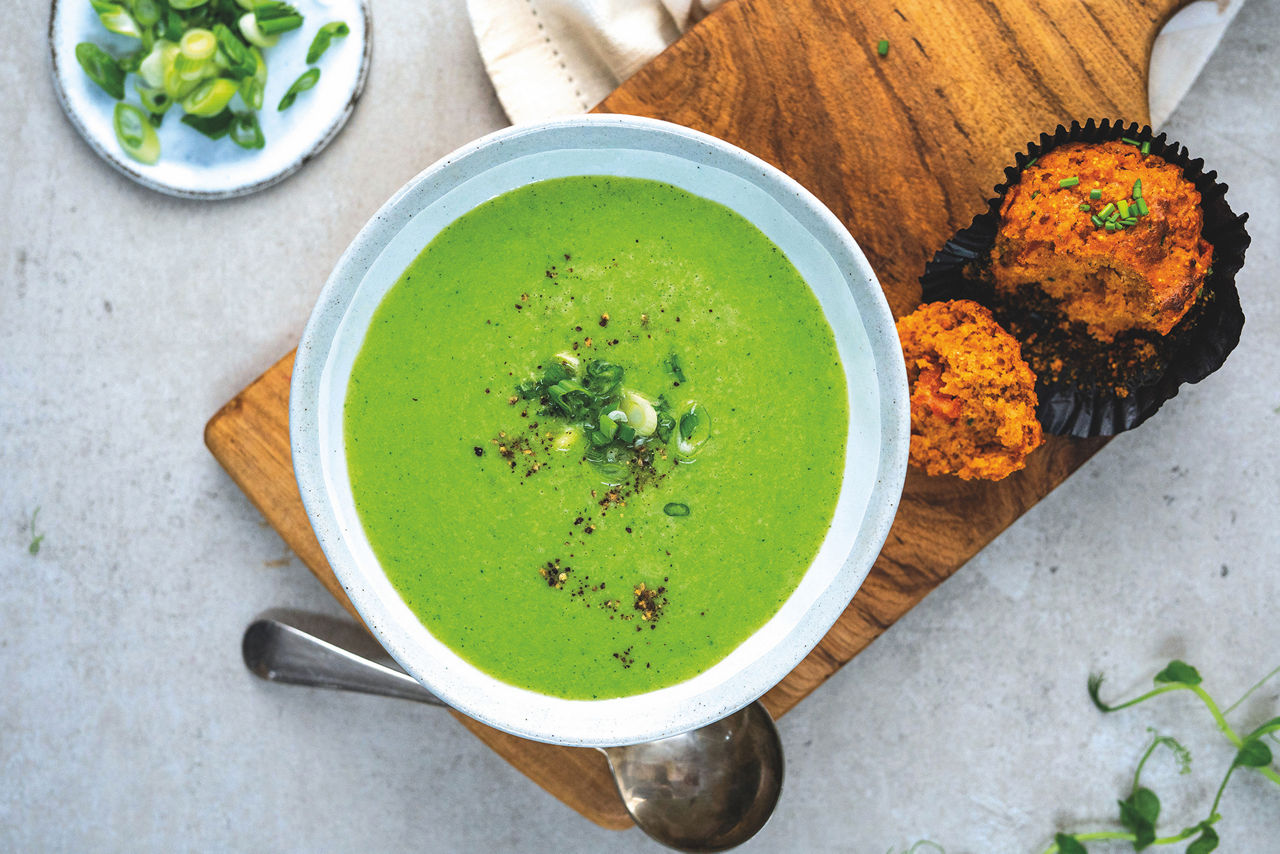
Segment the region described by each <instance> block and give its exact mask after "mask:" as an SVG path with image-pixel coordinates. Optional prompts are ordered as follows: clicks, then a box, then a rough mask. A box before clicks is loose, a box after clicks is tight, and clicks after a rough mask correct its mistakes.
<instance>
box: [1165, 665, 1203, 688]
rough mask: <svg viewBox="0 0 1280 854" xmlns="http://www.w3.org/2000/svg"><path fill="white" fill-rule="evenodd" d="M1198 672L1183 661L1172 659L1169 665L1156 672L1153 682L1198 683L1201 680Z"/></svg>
mask: <svg viewBox="0 0 1280 854" xmlns="http://www.w3.org/2000/svg"><path fill="white" fill-rule="evenodd" d="M1201 681H1202V680H1201V678H1200V673H1199V672H1198V671H1197V670H1196V669H1195V668H1194V667H1192V666H1191V665H1190V664H1187V663H1186V662H1185V661H1178V660H1177V659H1174V660H1173V661H1170V662H1169V665H1168V666H1167V667H1165V669H1164V670H1161V671H1160V672H1159V673H1157V674H1156V677H1155V682H1156V684H1157V685H1160V684H1165V683H1170V682H1181V683H1182V684H1184V685H1199V684H1200V682H1201Z"/></svg>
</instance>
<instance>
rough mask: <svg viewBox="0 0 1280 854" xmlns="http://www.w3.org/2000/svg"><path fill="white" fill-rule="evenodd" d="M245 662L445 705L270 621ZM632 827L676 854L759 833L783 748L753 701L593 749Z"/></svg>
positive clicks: (281, 678)
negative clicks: (681, 728) (639, 739)
mask: <svg viewBox="0 0 1280 854" xmlns="http://www.w3.org/2000/svg"><path fill="white" fill-rule="evenodd" d="M241 649H242V652H243V654H244V663H245V665H246V666H247V667H248V668H249V670H250V671H251V672H252V673H253V674H254V675H256V676H259V677H261V678H263V679H266V680H268V681H272V682H286V683H289V684H293V685H308V686H311V687H315V688H336V689H339V690H343V691H358V692H361V693H365V694H378V695H381V696H385V697H399V698H401V699H404V700H416V701H418V702H420V703H428V704H430V705H433V706H444V705H446V704H445V703H444V701H442V700H441V699H440V698H439V697H437V696H435V695H434V694H432V693H431V692H430V691H428V690H427V689H426V688H423V687H422V685H420V684H419V683H418V682H417V680H415V679H414V678H413V677H411V676H409V675H408V674H406V673H404V672H403V671H400V670H398V669H396V668H393V667H388V666H386V665H383V664H379V663H377V662H375V661H371V660H369V659H367V658H364V657H362V656H359V655H356V654H355V653H353V652H350V651H348V650H345V649H343V648H341V647H339V646H335V645H334V644H331V643H329V642H328V641H325V640H321V639H320V638H318V637H316V636H314V635H310V634H307V633H306V632H304V631H302V630H301V629H298V628H295V627H293V626H290V625H286V624H285V623H282V622H280V621H278V620H258V621H256V622H254V623H251V624H250V625H249V628H248V629H246V630H245V633H244V642H243V644H242V646H241ZM598 749H599V750H600V752H601V753H603V754H604V755H605V757H606V758H607V759H608V760H609V769H610V770H611V771H612V772H613V779H614V782H615V783H616V784H617V786H618V794H619V795H621V796H622V802H623V804H624V805H625V806H626V808H627V812H629V813H630V814H631V817H632V819H634V820H635V823H636V825H637V826H638V827H639V828H640V829H641V830H643V831H644V832H645V833H647V834H648V835H649V836H651V837H652V838H653V839H654V840H656V841H658V842H660V843H662V844H663V845H666V846H667V847H669V848H674V849H676V850H678V851H725V850H727V849H730V848H733V847H735V846H737V845H741V844H742V843H743V842H746V841H747V840H748V839H750V838H751V837H752V836H754V835H755V834H756V832H757V831H758V830H760V828H762V827H764V824H765V822H766V821H768V820H769V816H770V815H772V814H773V809H774V807H775V806H776V805H777V803H778V795H779V794H780V793H781V791H782V768H783V760H782V742H781V740H780V739H779V738H778V730H777V727H775V726H774V723H773V719H772V718H771V717H769V713H768V712H767V711H765V708H764V706H762V705H760V703H759V702H758V701H757V702H754V703H751V704H750V705H748V706H746V707H745V708H743V709H740V710H739V711H737V712H734V713H733V714H731V715H729V716H728V717H726V718H723V719H721V720H718V721H716V722H715V723H711V724H707V725H706V726H704V727H700V728H698V729H695V730H692V731H691V732H686V733H681V734H679V735H673V736H670V737H669V738H663V739H659V740H658V741H649V742H645V743H643V744H633V745H628V746H626V747H602V748H598Z"/></svg>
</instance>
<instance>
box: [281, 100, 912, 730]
mask: <svg viewBox="0 0 1280 854" xmlns="http://www.w3.org/2000/svg"><path fill="white" fill-rule="evenodd" d="M599 174H607V175H620V176H630V177H640V178H652V179H656V180H660V181H665V182H668V183H671V184H675V185H677V186H680V187H682V188H684V189H685V190H687V191H689V192H691V193H693V194H695V195H698V196H703V197H705V198H708V199H712V200H714V201H716V202H719V203H721V204H723V205H726V206H727V207H729V208H731V209H733V210H734V211H736V212H738V213H739V214H741V215H742V216H744V217H746V218H747V219H748V220H750V221H751V222H752V223H754V224H755V225H756V226H757V227H758V228H759V229H760V230H761V231H763V232H764V233H765V234H766V235H767V236H768V237H769V239H771V240H772V241H773V242H774V243H775V244H777V245H778V246H779V247H780V248H781V249H782V250H783V251H784V252H785V253H786V255H787V256H788V258H790V260H791V262H792V263H793V264H794V265H795V266H796V268H797V269H798V270H799V271H800V273H801V274H802V275H803V276H804V278H805V280H806V281H807V282H808V283H809V286H810V287H811V288H812V289H813V291H814V293H815V294H816V295H817V297H818V300H819V302H820V303H821V305H822V309H823V311H824V312H825V314H826V318H827V320H828V322H829V323H830V324H831V327H832V329H833V330H834V332H835V337H836V346H837V349H838V351H839V353H840V358H841V360H842V361H843V363H844V369H845V376H846V380H847V387H848V395H849V412H850V417H849V435H848V443H847V446H846V461H845V471H844V479H843V483H842V487H841V491H840V497H839V500H838V501H837V505H836V511H835V519H834V521H833V523H832V525H831V528H830V530H829V531H828V533H827V536H826V539H825V540H824V541H823V543H822V546H821V548H820V550H819V552H818V555H817V557H816V558H815V560H814V562H813V564H812V565H811V567H810V568H809V570H808V571H807V572H806V574H805V575H804V577H803V579H802V580H801V582H800V584H799V586H798V587H797V588H796V590H795V592H794V593H792V595H791V596H790V598H789V599H788V600H787V601H786V603H785V604H784V605H783V606H782V608H781V610H779V611H778V613H777V614H775V615H774V617H773V618H772V619H770V620H769V621H768V622H767V623H766V624H765V625H764V626H763V627H762V628H761V629H759V630H758V631H757V632H755V634H753V635H751V636H750V637H749V638H748V639H747V640H746V641H744V642H743V643H742V644H741V645H740V646H738V647H737V648H736V649H735V650H733V651H732V652H731V653H730V654H729V655H728V656H727V657H726V658H724V659H723V660H721V661H720V662H719V663H717V664H716V665H714V666H713V667H711V668H710V669H709V670H707V671H705V672H703V673H701V674H699V675H698V676H695V677H693V678H692V679H689V680H687V681H685V682H681V683H679V684H677V685H673V686H670V687H667V688H663V689H661V690H657V691H651V692H648V693H645V694H639V695H635V696H630V697H622V698H616V699H607V700H565V699H561V698H557V697H550V696H547V695H544V694H540V693H536V692H533V691H529V690H526V689H523V688H517V687H514V686H512V685H509V684H507V683H504V682H501V681H499V680H497V679H494V678H493V677H491V676H489V675H487V674H485V673H483V672H481V671H480V670H478V669H477V668H475V667H474V666H472V665H471V664H469V663H467V662H466V661H464V660H463V659H462V658H460V657H459V656H458V655H456V654H455V653H454V652H453V651H452V650H450V649H449V648H448V647H446V646H445V645H444V644H442V643H441V642H440V641H438V640H436V638H434V637H433V636H432V635H431V633H430V632H429V631H428V630H427V629H426V628H425V627H424V626H423V624H422V623H421V622H419V620H418V619H417V617H415V616H414V615H413V613H412V612H411V611H410V610H409V608H408V606H407V605H405V603H404V601H403V600H401V598H400V596H399V595H398V594H397V593H396V591H395V589H394V588H393V587H392V586H391V583H390V582H389V581H388V580H387V577H386V575H385V574H384V573H383V571H382V569H381V568H380V566H379V565H378V560H377V558H376V557H375V556H374V553H373V550H372V549H371V548H370V545H369V541H368V539H367V538H366V536H365V533H364V530H363V528H362V527H361V524H360V520H359V517H358V515H357V513H356V509H355V506H354V504H353V501H352V495H351V484H350V482H349V479H348V473H347V462H346V454H345V450H344V443H343V418H342V408H343V402H344V400H345V398H346V391H347V383H348V379H349V377H350V374H351V366H352V363H353V361H354V359H355V357H356V354H357V353H358V352H359V350H360V347H361V345H362V343H363V341H364V337H365V331H366V329H367V327H368V324H369V321H370V317H371V316H372V314H373V311H374V309H375V308H376V307H377V306H378V303H379V302H380V301H381V300H382V298H383V296H384V295H385V294H386V293H387V291H388V289H390V288H391V286H392V285H393V284H394V283H395V282H396V280H397V278H398V277H399V276H400V274H401V273H402V272H403V271H404V269H405V268H406V267H407V266H408V265H409V263H410V262H411V261H412V260H413V259H414V258H415V257H416V256H417V255H418V253H419V252H420V251H421V250H422V248H423V247H424V246H426V245H427V243H429V242H430V241H431V239H432V238H433V237H434V236H435V235H436V234H437V233H438V232H439V231H440V230H441V229H442V228H444V227H445V226H446V225H448V224H449V223H450V222H452V221H453V220H455V219H457V218H458V217H459V216H461V215H462V214H464V213H466V212H467V211H469V210H471V209H472V208H474V207H476V206H477V205H479V204H480V203H482V202H484V201H486V200H487V199H491V198H493V197H494V196H497V195H500V194H502V193H504V192H507V191H509V190H512V189H515V188H516V187H520V186H523V185H525V184H528V183H531V182H534V181H539V180H544V179H548V178H557V177H563V176H568V175H599ZM289 420H290V433H291V439H292V444H293V464H294V469H295V471H296V473H297V477H298V486H299V488H300V490H301V492H302V500H303V503H304V504H305V505H306V507H307V513H308V515H309V517H310V519H311V524H312V526H313V527H314V528H315V531H316V535H317V536H318V537H319V539H320V544H321V545H322V546H323V547H324V552H325V555H326V556H327V557H328V559H329V563H330V565H331V566H332V567H333V570H334V573H335V574H336V575H337V577H338V580H339V581H340V582H341V583H342V586H343V589H345V590H346V592H347V595H348V596H350V597H351V601H352V602H353V603H354V604H355V606H356V609H357V610H358V611H359V612H360V615H361V616H362V617H363V618H364V620H365V622H366V623H368V625H369V627H370V628H371V629H372V630H373V633H374V634H375V635H376V636H377V638H378V639H379V640H380V641H381V642H382V643H383V645H384V646H386V648H387V650H388V651H389V652H390V653H391V654H392V655H393V656H394V657H395V658H396V660H397V661H399V662H400V664H401V665H402V666H403V667H404V668H405V670H407V671H408V672H409V673H411V674H412V675H413V676H414V677H415V678H417V679H418V680H419V681H420V682H422V683H423V684H424V685H426V686H427V687H428V688H430V689H431V690H432V691H434V692H435V693H436V694H437V695H438V696H440V697H441V698H442V699H444V700H445V701H446V702H448V703H449V704H450V705H451V706H453V707H455V708H457V709H459V710H460V711H462V712H465V713H466V714H468V715H470V716H472V717H474V718H477V719H478V720H481V721H483V722H484V723H486V724H489V725H490V726H494V727H497V728H498V729H502V730H506V731H507V732H511V733H515V734H516V735H520V736H525V737H527V738H533V739H537V740H540V741H548V742H555V743H560V744H573V745H590V746H604V745H618V744H631V743H635V742H640V741H648V740H651V739H656V738H662V737H664V736H668V735H672V734H674V733H677V732H682V731H685V730H689V729H693V728H695V727H698V726H702V725H704V724H707V723H710V722H712V721H714V720H717V719H718V718H721V717H723V716H724V715H727V714H729V713H731V712H733V711H735V710H737V709H739V708H741V707H742V706H745V705H746V704H748V703H750V702H751V701H752V700H754V699H755V698H757V697H759V696H760V695H761V694H763V693H764V692H765V691H767V690H768V689H769V688H771V687H772V686H773V685H774V684H776V683H777V682H778V681H780V680H781V679H782V678H783V677H784V676H785V675H786V674H787V673H788V672H789V671H790V670H791V669H792V668H793V667H795V665H796V664H797V663H799V661H800V660H801V659H802V658H803V657H804V656H805V655H806V654H807V653H808V652H809V650H811V649H812V648H813V647H814V645H816V644H817V643H818V641H819V640H821V639H822V636H823V635H824V634H826V632H827V630H828V629H829V628H830V627H831V625H832V624H833V623H834V622H835V621H836V619H837V618H838V617H839V616H840V614H841V612H842V611H843V610H844V608H845V606H846V605H847V604H848V603H849V600H850V599H851V598H852V597H853V594H854V593H855V592H856V591H857V589H858V587H859V585H860V584H861V583H862V580H863V578H865V577H866V574H867V572H868V571H869V570H870V568H871V564H872V562H873V561H874V560H875V558H876V555H877V554H878V553H879V551H880V547H881V545H882V544H883V543H884V539H885V536H886V535H887V534H888V532H889V525H890V523H891V522H892V521H893V516H894V512H895V510H896V509H897V505H898V498H899V496H900V494H901V491H902V482H903V478H904V476H905V473H906V465H907V446H908V441H909V430H910V417H909V401H908V392H907V378H906V370H905V368H904V365H903V361H902V352H901V350H900V349H899V345H898V337H897V334H896V332H895V329H894V324H893V317H892V315H891V314H890V313H889V307H888V305H887V304H886V303H885V300H884V295H883V294H882V292H881V290H880V286H879V284H878V283H877V281H876V277H875V274H874V273H873V272H872V270H871V267H870V266H869V265H868V264H867V261H866V258H864V257H863V255H862V252H861V250H859V249H858V246H857V244H856V243H854V241H853V239H852V238H851V237H850V236H849V233H848V232H847V231H846V230H845V228H844V227H843V226H842V225H841V224H840V222H839V221H838V220H837V219H836V218H835V216H833V215H832V214H831V212H830V211H829V210H827V208H826V207H824V206H823V205H822V203H821V202H819V201H818V200H817V199H816V198H814V197H813V196H812V195H811V194H810V193H809V192H808V191H807V190H805V189H804V188H803V187H801V186H800V185H799V184H797V183H796V182H795V181H793V180H791V179H790V178H788V177H787V176H786V175H784V174H783V173H782V172H779V171H778V170H777V169H775V168H773V167H772V166H770V165H768V164H767V163H765V162H764V161H762V160H759V159H758V158H756V157H753V156H752V155H750V154H747V153H746V152H744V151H742V150H741V149H739V148H735V147H734V146H732V145H729V144H728V143H725V142H723V141H721V140H718V139H716V138H714V137H711V136H707V135H705V134H702V133H698V132H696V131H692V130H689V129H688V128H684V127H680V126H678V125H673V124H668V123H666V122H659V121H654V120H651V119H641V118H634V117H629V116H589V117H583V118H574V119H568V120H560V121H552V122H547V123H545V124H539V125H533V126H523V127H516V128H510V129H507V130H504V131H499V132H498V133H495V134H492V135H490V136H487V137H485V138H483V139H480V140H478V141H476V142H474V143H472V144H470V145H467V146H465V147H463V148H461V149H459V150H458V151H456V152H455V153H453V154H451V155H449V156H448V157H446V158H444V159H443V160H440V161H439V162H437V163H436V164H434V165H433V166H431V167H430V168H428V169H427V170H426V171H424V172H422V173H421V174H420V175H418V176H417V177H416V178H414V179H413V180H411V181H410V182H409V183H408V184H406V185H405V186H404V187H403V188H402V189H401V190H400V192H398V193H397V194H396V195H395V196H394V197H392V199H391V200H390V201H388V202H387V203H386V204H385V205H383V207H382V209H381V210H379V211H378V213H377V214H376V215H375V216H374V217H373V219H371V220H370V221H369V223H368V224H367V225H366V226H365V227H364V229H363V230H361V232H360V234H359V235H357V237H356V239H355V240H354V241H352V243H351V245H350V246H349V247H348V248H347V251H346V252H345V253H344V254H343V256H342V258H341V259H340V260H339V261H338V265H337V267H336V268H335V269H334V271H333V274H332V275H331V276H330V277H329V281H328V283H327V284H326V285H325V288H324V291H323V292H322V293H321V295H320V300H319V303H318V304H317V306H316V308H315V312H314V313H313V314H312V316H311V320H310V322H309V323H308V324H307V328H306V331H305V333H304V334H303V337H302V343H301V345H300V346H299V348H298V355H297V361H296V363H295V365H294V372H293V390H292V397H291V400H290V417H289Z"/></svg>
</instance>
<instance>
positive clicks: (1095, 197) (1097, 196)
mask: <svg viewBox="0 0 1280 854" xmlns="http://www.w3.org/2000/svg"><path fill="white" fill-rule="evenodd" d="M1089 198H1091V199H1093V200H1094V201H1095V202H1096V201H1097V200H1098V199H1100V198H1102V191H1101V190H1090V191H1089Z"/></svg>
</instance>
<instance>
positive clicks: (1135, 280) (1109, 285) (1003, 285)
mask: <svg viewBox="0 0 1280 854" xmlns="http://www.w3.org/2000/svg"><path fill="white" fill-rule="evenodd" d="M1203 223H1204V214H1203V212H1202V211H1201V207H1200V193H1199V192H1198V191H1197V190H1196V188H1195V186H1194V185H1193V184H1192V183H1191V182H1190V181H1188V180H1187V179H1186V178H1184V177H1183V175H1182V171H1181V170H1180V169H1179V168H1178V167H1177V166H1174V165H1172V164H1170V163H1167V162H1165V161H1164V160H1162V159H1160V158H1159V157H1156V156H1154V155H1150V154H1144V153H1143V150H1142V149H1141V148H1139V147H1138V146H1137V145H1132V144H1129V143H1126V142H1122V141H1110V142H1103V143H1097V144H1086V143H1069V144H1067V145H1062V146H1059V147H1057V148H1054V149H1053V150H1051V151H1049V152H1047V153H1046V154H1044V155H1042V156H1041V157H1039V158H1038V159H1037V160H1036V161H1033V163H1032V164H1031V165H1030V166H1028V167H1026V168H1025V169H1024V170H1023V173H1022V179H1021V181H1020V182H1019V183H1018V184H1016V185H1015V186H1013V187H1012V188H1010V190H1009V192H1008V194H1007V195H1006V196H1005V199H1004V203H1003V204H1002V205H1001V208H1000V224H999V231H998V233H997V235H996V240H995V246H994V247H993V248H992V252H991V260H992V273H993V276H994V279H995V285H996V289H997V291H999V292H1001V293H1003V294H1005V295H1012V294H1014V293H1016V291H1017V290H1018V288H1019V287H1021V286H1024V285H1034V286H1036V287H1038V288H1040V289H1041V290H1043V291H1044V292H1045V293H1046V294H1048V295H1049V296H1050V297H1052V298H1053V299H1055V300H1056V301H1057V302H1058V305H1059V307H1060V308H1061V309H1062V311H1063V312H1064V313H1065V314H1066V315H1067V317H1068V318H1070V319H1072V320H1077V321H1080V322H1082V323H1084V324H1085V326H1086V327H1087V329H1088V331H1089V333H1090V334H1091V335H1092V336H1093V337H1094V338H1096V339H1098V340H1099V341H1102V342H1110V341H1113V340H1114V339H1115V336H1116V335H1117V334H1118V333H1120V332H1123V331H1125V330H1128V329H1135V328H1137V329H1149V330H1152V331H1155V332H1158V333H1159V334H1161V335H1165V334H1168V332H1169V331H1170V330H1171V329H1173V327H1174V326H1175V325H1176V324H1177V323H1178V321H1179V320H1181V319H1182V317H1183V315H1185V314H1186V313H1187V311H1188V310H1189V309H1190V308H1191V306H1192V304H1193V303H1194V302H1195V299H1196V296H1197V294H1198V293H1199V291H1200V287H1201V285H1202V284H1203V283H1204V280H1205V277H1206V276H1207V275H1208V272H1209V267H1210V264H1211V263H1212V260H1213V249H1212V247H1211V246H1210V245H1209V243H1208V242H1206V241H1205V239H1204V238H1203V237H1202V236H1201V228H1202V226H1203Z"/></svg>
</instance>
